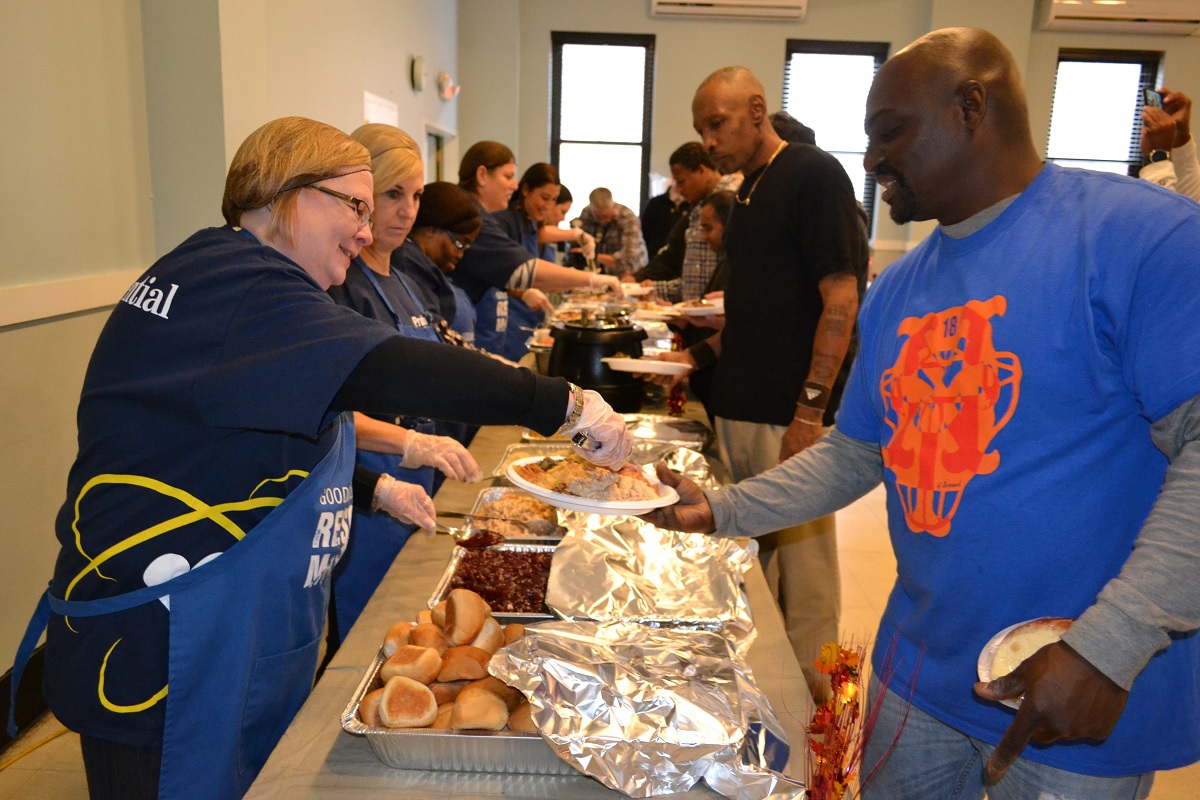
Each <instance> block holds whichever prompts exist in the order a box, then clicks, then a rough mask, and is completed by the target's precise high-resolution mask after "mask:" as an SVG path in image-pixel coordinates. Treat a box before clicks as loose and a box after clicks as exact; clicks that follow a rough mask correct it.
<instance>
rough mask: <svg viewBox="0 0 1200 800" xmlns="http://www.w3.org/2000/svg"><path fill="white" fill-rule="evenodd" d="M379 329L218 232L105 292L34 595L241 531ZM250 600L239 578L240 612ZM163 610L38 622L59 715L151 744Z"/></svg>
mask: <svg viewBox="0 0 1200 800" xmlns="http://www.w3.org/2000/svg"><path fill="white" fill-rule="evenodd" d="M395 335H397V334H396V333H395V331H394V330H389V329H388V328H387V327H384V326H382V325H379V324H378V323H376V322H373V321H371V320H367V319H365V318H363V317H361V316H359V315H358V314H355V313H354V312H353V311H350V310H349V309H345V308H340V307H339V306H337V305H336V304H335V303H334V302H333V301H332V300H331V299H330V298H329V296H328V295H326V294H325V292H324V291H322V290H321V288H320V286H318V285H317V283H316V282H315V281H313V280H312V278H310V277H309V275H308V274H307V273H306V272H304V270H303V269H301V268H300V267H299V266H298V265H296V264H295V263H293V262H292V261H290V260H288V259H287V258H285V257H284V256H282V255H281V254H280V253H279V252H278V251H276V250H274V249H272V248H269V247H265V246H262V245H260V244H258V243H257V242H256V241H254V240H253V238H252V237H250V236H248V235H247V234H244V233H239V232H237V231H235V230H233V229H230V228H213V229H208V230H204V231H200V232H199V233H197V234H195V235H194V236H192V237H191V238H190V239H188V240H187V241H186V242H184V243H183V244H182V245H180V246H179V247H178V248H176V249H175V250H174V251H173V252H171V253H169V254H167V255H166V256H164V257H163V258H162V259H160V260H159V261H158V262H157V263H156V264H154V266H152V267H151V268H150V269H149V270H148V271H147V272H146V273H145V274H144V275H143V276H142V277H141V278H140V279H139V280H138V281H137V282H136V283H135V284H134V285H133V287H131V288H130V290H129V292H128V293H127V294H126V295H125V297H124V298H122V301H121V302H119V303H117V305H116V308H115V309H114V310H113V312H112V315H111V316H110V317H109V320H108V322H107V323H106V324H105V326H104V330H103V331H102V332H101V334H100V338H99V340H98V342H97V344H96V348H95V351H94V352H93V354H92V359H91V362H90V363H89V365H88V370H87V375H86V378H85V381H84V387H83V393H82V396H81V398H80V403H79V412H78V425H79V453H78V456H77V457H76V460H75V463H74V465H73V466H72V468H71V472H70V476H69V478H68V483H67V497H66V502H65V503H64V504H63V507H62V510H61V511H60V512H59V515H58V520H57V524H56V532H57V535H58V539H59V542H60V543H61V546H62V549H61V551H60V553H59V557H58V561H57V564H56V567H55V572H54V581H53V585H52V591H53V592H54V593H55V594H56V595H57V596H59V597H62V598H64V599H68V600H89V599H94V598H99V597H107V596H113V595H118V594H122V593H125V592H128V591H132V590H135V589H140V588H142V587H144V586H147V585H157V584H158V583H162V582H164V581H165V580H167V579H169V578H170V577H173V576H174V575H175V574H178V573H180V572H185V571H187V570H190V569H194V568H195V567H197V566H198V565H200V564H201V563H203V562H205V561H207V560H209V559H212V558H214V557H218V556H219V555H220V554H221V553H222V552H224V551H225V550H227V549H228V548H229V547H231V546H233V545H234V544H235V543H236V542H237V541H238V540H239V539H240V538H241V537H244V536H253V535H254V531H253V528H254V526H255V525H256V524H257V523H258V521H259V520H261V519H262V518H263V517H264V516H266V515H267V514H268V513H270V511H271V510H272V509H273V508H274V506H275V505H277V504H278V501H279V500H280V499H281V498H283V497H285V496H286V495H287V494H288V493H289V492H290V491H291V490H292V489H293V488H295V487H296V486H297V485H298V484H299V482H300V481H301V480H303V477H304V476H305V474H307V472H308V471H309V470H310V469H312V468H313V467H314V466H315V465H316V464H317V463H318V462H320V460H321V459H322V458H323V457H324V456H325V454H326V453H327V452H328V450H329V448H330V446H331V444H332V441H333V434H334V426H333V425H331V423H332V422H333V420H334V417H333V415H331V414H330V413H329V411H328V408H329V405H330V402H331V401H332V399H333V397H334V396H335V394H336V393H337V391H338V389H339V388H340V387H341V385H342V383H343V382H344V381H345V379H346V377H347V376H348V375H349V374H350V372H351V371H352V370H353V369H354V368H355V366H357V364H358V363H359V361H361V360H362V358H363V357H364V356H365V355H366V354H367V353H369V352H370V351H371V350H373V349H374V348H375V347H377V346H378V345H379V344H381V343H382V342H383V341H385V340H386V339H388V338H390V337H391V336H395ZM337 533H338V536H339V537H340V538H341V541H342V546H343V547H344V542H345V539H344V537H345V535H346V533H347V531H346V530H342V531H340V532H337ZM297 535H298V536H303V537H306V540H307V539H308V538H311V537H312V532H311V531H297ZM330 568H332V564H330ZM311 577H313V578H314V579H320V578H321V577H322V576H311ZM300 579H304V576H300ZM256 602H257V598H256V596H255V587H253V586H246V587H245V613H246V617H247V620H252V619H253V615H254V608H255V604H256ZM168 614H169V611H168V605H167V602H164V601H158V602H153V603H149V604H146V605H143V606H140V607H138V608H134V609H132V610H130V611H126V612H121V613H118V614H110V615H106V616H100V617H88V618H72V619H70V620H69V622H68V621H67V620H65V619H64V618H63V617H60V616H57V615H54V616H53V617H52V618H51V622H50V630H49V634H48V641H47V658H46V680H45V687H46V693H47V697H48V699H49V701H50V707H51V709H52V710H53V711H54V713H55V714H56V715H57V716H58V717H59V719H60V720H62V722H63V723H64V724H65V725H67V726H68V727H70V728H71V729H72V730H75V731H78V732H80V733H84V734H87V735H91V736H96V737H101V738H105V739H110V740H114V741H118V742H123V743H126V744H131V745H137V746H153V745H157V744H159V743H160V740H161V736H162V728H163V721H164V719H165V716H164V715H165V692H164V687H166V686H167V657H166V654H167V633H168V619H169V618H168ZM229 624H231V625H237V624H239V621H238V620H229Z"/></svg>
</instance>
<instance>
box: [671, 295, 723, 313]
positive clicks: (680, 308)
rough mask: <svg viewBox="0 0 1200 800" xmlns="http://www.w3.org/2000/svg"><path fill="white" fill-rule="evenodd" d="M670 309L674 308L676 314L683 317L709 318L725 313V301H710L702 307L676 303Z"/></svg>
mask: <svg viewBox="0 0 1200 800" xmlns="http://www.w3.org/2000/svg"><path fill="white" fill-rule="evenodd" d="M671 308H674V309H675V310H676V311H677V312H679V313H680V314H683V315H684V316H685V317H711V316H714V315H716V314H724V313H725V300H724V298H722V299H720V300H710V301H709V302H708V303H707V304H706V305H702V306H689V305H686V304H685V303H676V304H675V305H673V306H671Z"/></svg>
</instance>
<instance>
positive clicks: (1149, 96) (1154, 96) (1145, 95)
mask: <svg viewBox="0 0 1200 800" xmlns="http://www.w3.org/2000/svg"><path fill="white" fill-rule="evenodd" d="M1142 102H1143V104H1144V105H1148V106H1154V107H1155V108H1162V107H1163V105H1162V95H1161V94H1159V93H1158V92H1156V91H1154V90H1153V89H1142Z"/></svg>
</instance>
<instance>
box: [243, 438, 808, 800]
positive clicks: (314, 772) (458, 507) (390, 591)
mask: <svg viewBox="0 0 1200 800" xmlns="http://www.w3.org/2000/svg"><path fill="white" fill-rule="evenodd" d="M520 433H521V429H520V428H485V429H483V430H482V431H481V432H480V434H479V435H478V436H477V437H476V441H475V442H473V443H472V446H471V452H472V454H474V455H475V457H476V459H477V460H478V461H479V465H480V467H481V468H482V469H483V470H484V471H485V473H486V472H488V471H489V470H490V469H491V467H492V466H493V465H494V464H495V463H496V461H497V459H498V458H499V455H500V453H501V452H502V451H503V449H504V447H505V446H506V445H508V444H510V443H512V442H516V441H519V440H520ZM484 485H485V484H473V485H470V486H467V485H463V484H454V483H451V482H447V485H446V486H445V487H444V488H443V489H442V491H441V492H439V493H438V495H437V498H436V504H437V506H438V509H439V510H442V511H461V512H467V511H469V510H470V506H471V503H472V502H473V501H474V499H475V496H476V495H477V494H478V493H479V491H480V489H481V488H482V487H483V486H484ZM452 548H453V542H452V541H451V539H450V537H448V536H435V537H431V538H427V537H425V536H422V535H419V534H418V535H416V536H413V537H412V538H410V539H409V541H408V543H407V544H406V545H405V547H404V549H403V550H402V551H401V552H400V555H399V556H397V557H396V560H395V562H394V563H393V564H392V567H391V569H390V570H388V573H387V575H385V576H384V579H383V581H382V582H381V583H380V585H379V588H378V590H376V592H375V594H374V596H373V597H372V598H371V600H370V602H369V603H368V604H367V606H366V608H365V609H364V611H363V613H362V616H361V617H359V619H358V622H357V623H356V624H355V625H354V628H353V629H352V630H351V631H350V634H349V635H348V636H347V637H346V640H345V642H344V643H343V644H342V647H341V649H339V650H338V652H337V653H336V655H335V656H334V658H333V659H332V661H331V662H330V664H329V666H328V667H327V668H326V670H325V672H324V674H323V675H322V676H321V679H320V680H319V681H318V682H317V685H316V687H315V688H314V689H313V692H312V694H311V695H310V696H309V698H308V700H307V701H306V702H305V704H304V706H303V707H302V708H301V709H300V712H299V713H298V714H297V715H296V718H295V719H294V720H292V724H291V725H290V726H289V727H288V729H287V732H286V733H285V734H284V736H283V738H282V739H281V740H280V742H279V744H278V746H276V748H275V751H274V752H273V753H272V754H271V757H270V759H269V760H268V761H267V763H266V765H265V766H264V767H263V770H262V772H261V773H260V774H259V776H258V779H257V780H256V781H255V782H254V784H253V785H252V786H251V787H250V791H249V792H248V793H247V794H246V797H247V798H249V800H265V798H288V800H294V799H295V798H331V799H333V798H354V799H355V800H360V799H361V798H371V797H388V798H430V800H434V799H435V798H436V800H447V799H449V798H481V797H504V798H516V799H517V800H520V799H521V798H566V797H569V798H571V799H572V800H590V799H591V798H617V797H624V795H622V794H620V793H618V792H614V791H612V790H610V789H608V788H606V787H605V786H603V785H602V784H600V783H599V782H597V781H595V780H593V779H591V778H589V777H587V776H585V775H582V774H580V775H578V776H551V775H527V774H515V773H485V772H443V771H424V770H399V769H393V768H392V767H388V766H386V765H385V764H383V763H382V762H381V761H379V759H378V758H376V756H375V752H374V751H373V750H372V749H371V745H370V744H369V743H368V742H367V740H366V739H365V738H363V737H359V736H354V735H351V734H349V733H346V732H344V731H343V730H342V727H341V715H342V712H343V710H344V709H345V708H346V704H347V702H348V701H349V700H350V698H351V696H352V695H353V694H354V690H355V688H356V687H357V686H358V683H359V681H360V680H362V677H363V675H364V674H365V672H366V670H367V668H368V666H369V665H370V664H371V662H372V661H373V659H374V658H375V655H376V653H378V651H379V647H380V645H381V643H382V642H383V635H384V633H385V632H386V631H387V629H388V627H389V626H391V625H392V623H394V622H397V621H399V620H411V619H415V617H416V615H417V612H418V611H420V610H422V609H424V608H426V604H427V601H428V600H429V597H430V596H431V595H432V594H433V591H434V589H435V587H436V586H437V583H438V580H439V579H440V577H441V575H442V573H443V571H444V570H445V567H446V564H447V562H448V561H449V559H450V553H451V550H452ZM746 593H747V596H748V597H749V601H750V607H751V610H752V612H753V615H754V623H755V626H756V628H757V631H758V638H757V639H756V640H755V642H754V645H753V647H752V648H751V650H750V653H749V655H748V657H747V662H748V663H749V665H750V668H751V669H752V670H753V672H754V677H755V680H756V682H757V683H758V686H759V688H760V689H761V691H762V692H763V694H764V695H766V697H767V699H768V700H770V702H771V706H772V708H773V709H774V711H775V715H776V716H777V717H778V718H779V721H780V724H782V725H783V727H784V730H785V731H786V732H787V736H788V741H789V743H790V744H791V746H792V756H791V760H790V762H789V763H788V766H787V769H786V770H785V771H786V773H787V774H788V775H789V776H791V777H793V778H799V779H803V777H804V760H803V759H804V758H805V752H806V748H805V747H804V741H805V738H804V725H805V724H806V723H807V722H808V720H809V719H810V718H811V717H812V698H811V696H810V694H809V692H808V687H807V685H806V684H805V682H804V677H803V675H802V673H801V672H800V666H799V664H798V663H797V662H796V658H795V656H794V655H793V653H792V649H791V646H790V644H789V643H788V639H787V635H786V633H785V632H784V628H783V621H782V619H781V617H780V615H779V610H778V609H777V608H776V606H775V604H774V602H773V600H772V599H771V597H770V594H769V590H768V588H767V584H766V581H765V579H764V578H763V574H762V570H761V568H760V567H759V566H758V564H757V563H756V564H755V565H754V566H753V567H752V569H751V570H750V572H749V573H747V576H746ZM671 797H679V798H700V797H706V798H715V797H720V795H719V794H717V793H716V792H714V791H713V790H712V789H710V788H708V786H706V785H705V784H704V783H703V782H701V783H698V784H697V785H696V787H695V788H693V789H692V791H690V792H687V793H684V794H676V795H671Z"/></svg>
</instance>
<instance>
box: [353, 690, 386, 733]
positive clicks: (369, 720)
mask: <svg viewBox="0 0 1200 800" xmlns="http://www.w3.org/2000/svg"><path fill="white" fill-rule="evenodd" d="M382 700H383V688H382V687H381V688H379V689H376V690H375V691H373V692H367V693H366V695H364V696H363V699H362V700H361V701H360V702H359V704H358V718H359V719H361V720H362V721H363V723H364V724H366V725H370V726H371V727H372V728H382V727H383V720H381V719H380V718H379V703H380V701H382Z"/></svg>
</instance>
